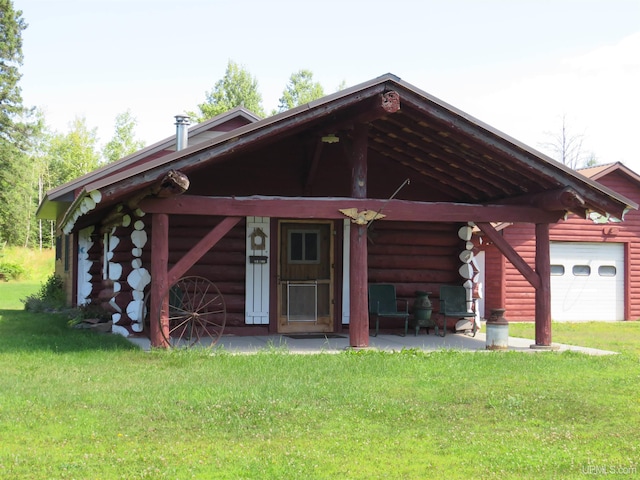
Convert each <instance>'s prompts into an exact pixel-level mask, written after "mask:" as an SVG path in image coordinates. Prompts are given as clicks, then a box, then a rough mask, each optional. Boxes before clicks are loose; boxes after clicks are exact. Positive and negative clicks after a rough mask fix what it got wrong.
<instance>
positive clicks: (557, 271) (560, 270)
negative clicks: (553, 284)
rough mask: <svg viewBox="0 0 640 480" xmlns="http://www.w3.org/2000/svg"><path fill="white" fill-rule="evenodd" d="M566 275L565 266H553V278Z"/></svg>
mask: <svg viewBox="0 0 640 480" xmlns="http://www.w3.org/2000/svg"><path fill="white" fill-rule="evenodd" d="M562 275H564V265H551V276H552V277H561V276H562Z"/></svg>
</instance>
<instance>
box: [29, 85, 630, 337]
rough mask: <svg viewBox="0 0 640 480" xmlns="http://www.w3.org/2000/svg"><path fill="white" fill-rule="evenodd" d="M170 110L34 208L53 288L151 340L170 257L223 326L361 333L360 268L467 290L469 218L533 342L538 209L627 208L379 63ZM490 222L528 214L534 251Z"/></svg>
mask: <svg viewBox="0 0 640 480" xmlns="http://www.w3.org/2000/svg"><path fill="white" fill-rule="evenodd" d="M177 118H178V122H177V136H176V139H167V140H165V141H163V142H159V143H158V144H155V145H152V146H151V147H147V148H145V149H143V150H141V151H139V152H137V153H135V154H133V155H131V156H129V157H126V158H124V159H122V160H121V161H119V162H117V163H115V164H112V165H109V166H107V167H105V168H103V169H101V170H97V171H95V172H92V173H90V174H88V175H86V176H84V177H82V178H79V179H77V180H74V181H72V182H70V183H68V184H66V185H63V186H61V187H58V188H57V189H54V190H52V191H50V192H48V193H47V195H46V197H45V199H44V200H43V202H42V203H41V205H40V207H39V211H38V215H39V216H40V217H41V218H51V219H55V220H57V227H58V231H59V233H60V236H61V239H62V240H61V241H60V245H61V250H62V253H61V255H60V261H59V262H57V263H56V269H57V271H58V272H59V273H60V274H61V275H62V276H63V278H64V279H65V280H66V282H67V285H68V288H69V300H70V302H71V303H76V304H83V303H86V302H101V303H102V304H107V305H109V306H110V307H111V308H112V310H113V315H112V318H113V331H114V332H118V333H121V334H123V335H149V336H150V338H151V342H152V345H153V346H156V347H162V346H166V342H165V341H163V336H162V335H161V334H160V333H162V329H163V328H165V327H164V325H165V323H163V322H165V320H166V316H167V310H168V307H167V305H168V298H167V297H168V296H169V292H170V287H171V285H173V284H174V283H176V282H177V281H178V279H179V278H181V277H183V276H185V275H197V276H200V277H205V278H206V279H209V280H210V281H211V282H213V283H215V285H216V286H217V288H218V289H219V290H220V292H221V293H222V295H223V296H224V299H225V306H226V312H227V320H226V329H225V333H233V334H237V335H242V334H251V335H255V334H261V333H263V334H266V333H275V332H281V333H295V332H297V333H301V332H340V331H346V330H348V332H349V339H350V344H351V345H352V346H353V347H366V346H368V344H369V318H368V304H367V287H368V285H369V284H370V283H392V284H394V285H395V286H396V291H397V296H398V298H399V299H407V300H411V299H413V298H414V295H415V291H417V290H427V291H431V292H433V297H434V298H433V300H434V304H435V308H436V311H437V308H438V298H437V296H438V294H437V292H438V290H439V287H440V286H441V285H462V284H465V285H466V286H467V287H468V290H469V291H471V290H472V288H473V285H472V282H473V280H474V273H475V272H474V269H473V268H471V267H470V265H469V263H470V259H471V258H472V255H470V254H469V253H468V252H469V250H471V249H472V248H473V244H472V242H469V239H470V236H471V229H472V227H474V226H475V227H477V228H479V229H480V230H481V231H482V232H483V233H484V234H485V235H486V236H487V237H488V238H490V239H491V240H492V242H493V243H494V245H495V246H496V248H497V249H498V250H500V252H501V253H502V254H503V255H505V256H506V257H507V258H509V260H510V261H511V263H513V264H514V265H515V266H516V268H518V270H519V271H520V272H522V274H523V276H524V278H526V280H527V282H529V283H530V284H531V285H532V288H533V290H534V292H535V293H534V297H535V299H534V305H535V313H534V317H535V322H536V341H535V343H536V346H538V347H540V348H544V347H549V346H550V345H551V314H550V312H551V310H550V284H549V278H550V276H549V265H550V263H549V231H550V227H551V226H552V225H554V224H555V223H556V222H559V221H562V219H563V218H564V217H565V215H567V214H568V213H570V212H571V213H575V214H577V215H580V216H582V217H586V216H587V215H589V214H590V213H591V212H597V213H599V214H601V215H604V216H612V217H616V218H622V217H623V215H624V213H625V212H626V211H627V210H628V209H633V208H637V204H636V203H635V202H633V201H631V200H629V199H627V198H625V197H623V196H621V195H619V194H617V193H615V192H614V191H612V190H610V189H609V188H607V187H605V186H604V185H601V184H599V183H597V182H595V181H592V180H590V179H588V178H586V177H584V176H582V175H580V174H579V173H576V172H574V171H572V170H570V169H568V168H567V167H565V166H563V165H561V164H559V163H557V162H555V161H553V160H551V159H549V158H548V157H545V156H544V155H542V154H541V153H539V152H537V151H535V150H533V149H531V148H529V147H527V146H526V145H524V144H522V143H520V142H518V141H516V140H514V139H512V138H510V137H508V136H506V135H505V134H503V133H501V132H499V131H497V130H495V129H493V128H492V127H490V126H488V125H486V124H484V123H482V122H480V121H479V120H477V119H475V118H473V117H471V116H469V115H467V114H466V113H464V112H462V111H460V110H457V109H456V108H454V107H452V106H450V105H448V104H446V103H444V102H442V101H441V100H439V99H437V98H434V97H433V96H431V95H429V94H427V93H425V92H423V91H421V90H419V89H418V88H416V87H414V86H412V85H410V84H408V83H406V82H404V81H402V80H401V79H399V78H398V77H396V76H394V75H391V74H386V75H383V76H381V77H378V78H375V79H373V80H371V81H369V82H365V83H362V84H360V85H357V86H355V87H352V88H349V89H346V90H343V91H340V92H337V93H334V94H332V95H328V96H326V97H323V98H321V99H319V100H316V101H313V102H310V103H309V104H306V105H302V106H299V107H296V108H294V109H291V110H289V111H286V112H283V113H280V114H277V115H274V116H272V117H269V118H265V119H261V120H259V119H257V118H256V117H255V116H253V115H252V114H251V113H250V112H247V111H245V110H243V109H236V110H234V111H231V112H228V113H227V114H224V115H221V116H219V117H216V118H214V119H212V120H210V121H208V122H205V123H203V124H200V125H197V126H194V127H192V128H191V129H190V130H189V131H188V135H187V134H185V133H183V132H184V131H185V128H186V127H185V126H184V125H181V123H182V119H181V118H179V117H177ZM187 137H188V140H187ZM185 140H187V142H188V143H187V145H185ZM501 222H525V223H527V224H530V225H532V228H533V231H534V233H535V235H534V243H535V261H534V265H535V267H533V268H532V267H530V266H529V265H528V264H527V262H525V261H524V260H522V258H521V257H520V256H518V254H517V253H516V251H515V250H514V248H513V247H512V246H511V245H510V244H509V243H508V241H506V240H505V239H504V238H503V237H502V236H500V235H499V234H498V233H497V232H496V230H495V228H494V227H493V226H492V225H493V224H496V223H501ZM65 246H66V249H65ZM465 252H466V254H465ZM65 268H66V271H65ZM145 306H146V308H145ZM292 311H293V313H292ZM155 319H157V320H155ZM387 326H388V327H394V325H387ZM383 327H384V325H383Z"/></svg>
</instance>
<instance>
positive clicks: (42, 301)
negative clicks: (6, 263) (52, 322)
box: [21, 274, 66, 312]
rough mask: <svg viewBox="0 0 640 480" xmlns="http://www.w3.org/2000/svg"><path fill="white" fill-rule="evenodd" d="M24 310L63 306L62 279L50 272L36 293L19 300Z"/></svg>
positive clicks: (59, 307)
mask: <svg viewBox="0 0 640 480" xmlns="http://www.w3.org/2000/svg"><path fill="white" fill-rule="evenodd" d="M21 301H22V302H23V303H24V308H25V310H27V311H29V312H45V311H57V310H60V309H62V308H64V306H65V303H66V295H65V291H64V283H63V282H62V279H61V278H60V277H59V276H58V275H56V274H52V275H51V276H49V278H48V279H47V281H46V282H44V283H43V284H42V285H41V286H40V290H39V291H38V293H36V294H34V295H29V296H28V297H27V298H24V299H22V300H21Z"/></svg>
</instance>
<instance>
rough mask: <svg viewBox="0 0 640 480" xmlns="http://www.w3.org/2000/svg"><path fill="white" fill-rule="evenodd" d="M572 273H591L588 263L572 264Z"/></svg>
mask: <svg viewBox="0 0 640 480" xmlns="http://www.w3.org/2000/svg"><path fill="white" fill-rule="evenodd" d="M573 274H574V275H575V276H576V277H588V276H589V275H591V267H590V266H589V265H574V266H573Z"/></svg>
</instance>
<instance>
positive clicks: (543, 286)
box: [531, 223, 551, 348]
mask: <svg viewBox="0 0 640 480" xmlns="http://www.w3.org/2000/svg"><path fill="white" fill-rule="evenodd" d="M549 248H550V247H549V224H548V223H537V224H536V273H537V274H538V277H539V278H540V283H539V286H538V288H536V343H535V345H532V346H531V347H532V348H545V347H548V348H550V347H551V254H550V251H549Z"/></svg>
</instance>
